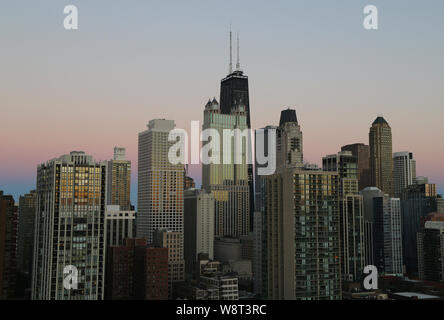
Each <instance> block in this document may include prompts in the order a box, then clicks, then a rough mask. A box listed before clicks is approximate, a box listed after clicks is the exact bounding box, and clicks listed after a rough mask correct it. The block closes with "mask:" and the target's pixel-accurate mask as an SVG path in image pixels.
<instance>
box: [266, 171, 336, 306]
mask: <svg viewBox="0 0 444 320" xmlns="http://www.w3.org/2000/svg"><path fill="white" fill-rule="evenodd" d="M267 198H268V201H267V209H266V211H267V221H266V222H265V223H266V224H267V255H268V268H267V276H268V297H267V298H268V299H273V300H293V299H298V300H336V299H341V265H340V213H339V177H338V174H337V173H336V172H324V171H321V170H303V169H285V170H282V171H280V172H277V173H276V174H274V175H271V176H269V177H268V178H267ZM321 257H322V258H321ZM319 259H321V260H319Z"/></svg>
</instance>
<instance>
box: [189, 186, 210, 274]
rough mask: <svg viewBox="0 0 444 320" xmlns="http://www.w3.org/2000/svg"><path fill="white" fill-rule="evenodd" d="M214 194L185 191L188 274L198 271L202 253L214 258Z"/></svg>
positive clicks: (193, 190)
mask: <svg viewBox="0 0 444 320" xmlns="http://www.w3.org/2000/svg"><path fill="white" fill-rule="evenodd" d="M214 208H215V204H214V196H213V195H212V194H211V193H208V192H205V190H197V189H189V190H186V191H185V213H184V257H185V266H186V267H185V270H186V272H187V273H188V274H194V273H195V272H196V264H197V261H198V256H199V254H200V253H206V254H207V255H208V257H209V259H210V260H213V259H214Z"/></svg>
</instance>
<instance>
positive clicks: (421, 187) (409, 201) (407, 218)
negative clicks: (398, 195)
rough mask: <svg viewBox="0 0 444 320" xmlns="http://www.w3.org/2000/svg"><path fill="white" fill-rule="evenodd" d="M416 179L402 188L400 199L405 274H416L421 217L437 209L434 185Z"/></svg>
mask: <svg viewBox="0 0 444 320" xmlns="http://www.w3.org/2000/svg"><path fill="white" fill-rule="evenodd" d="M426 181H427V180H425V179H421V180H418V181H417V182H416V183H415V184H412V185H409V186H407V187H406V188H404V190H403V193H402V201H401V205H402V207H401V213H402V240H403V255H404V263H405V265H406V271H407V274H409V275H412V276H417V275H418V256H417V243H416V241H417V236H416V234H417V233H418V232H419V231H420V230H421V218H424V217H426V216H427V215H428V214H430V213H432V212H436V211H437V201H438V198H437V194H436V185H435V184H432V183H427V182H426Z"/></svg>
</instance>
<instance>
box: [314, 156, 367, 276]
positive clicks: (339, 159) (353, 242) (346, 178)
mask: <svg viewBox="0 0 444 320" xmlns="http://www.w3.org/2000/svg"><path fill="white" fill-rule="evenodd" d="M322 167H323V170H324V171H333V172H337V173H338V175H339V207H340V216H341V219H340V220H341V224H340V235H341V267H342V276H343V278H344V280H350V281H357V280H358V279H359V278H360V277H361V275H362V272H363V269H364V262H365V241H364V239H365V238H364V207H363V198H362V196H361V195H359V194H358V158H357V157H356V156H354V155H353V154H352V152H351V151H341V152H339V153H338V154H333V155H328V156H326V157H323V158H322Z"/></svg>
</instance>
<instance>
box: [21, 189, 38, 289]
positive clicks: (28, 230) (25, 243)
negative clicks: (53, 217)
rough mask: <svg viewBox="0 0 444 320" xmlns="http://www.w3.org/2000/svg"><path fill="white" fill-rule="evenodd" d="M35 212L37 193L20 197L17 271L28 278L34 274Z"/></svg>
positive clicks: (33, 192) (33, 191)
mask: <svg viewBox="0 0 444 320" xmlns="http://www.w3.org/2000/svg"><path fill="white" fill-rule="evenodd" d="M35 210H36V192H35V190H32V191H31V192H30V193H28V194H25V195H24V196H21V197H20V200H19V215H18V235H17V269H18V271H19V272H21V273H22V274H24V275H27V276H30V275H31V272H32V258H33V254H34V252H33V251H34V223H35ZM29 280H30V279H29Z"/></svg>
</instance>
